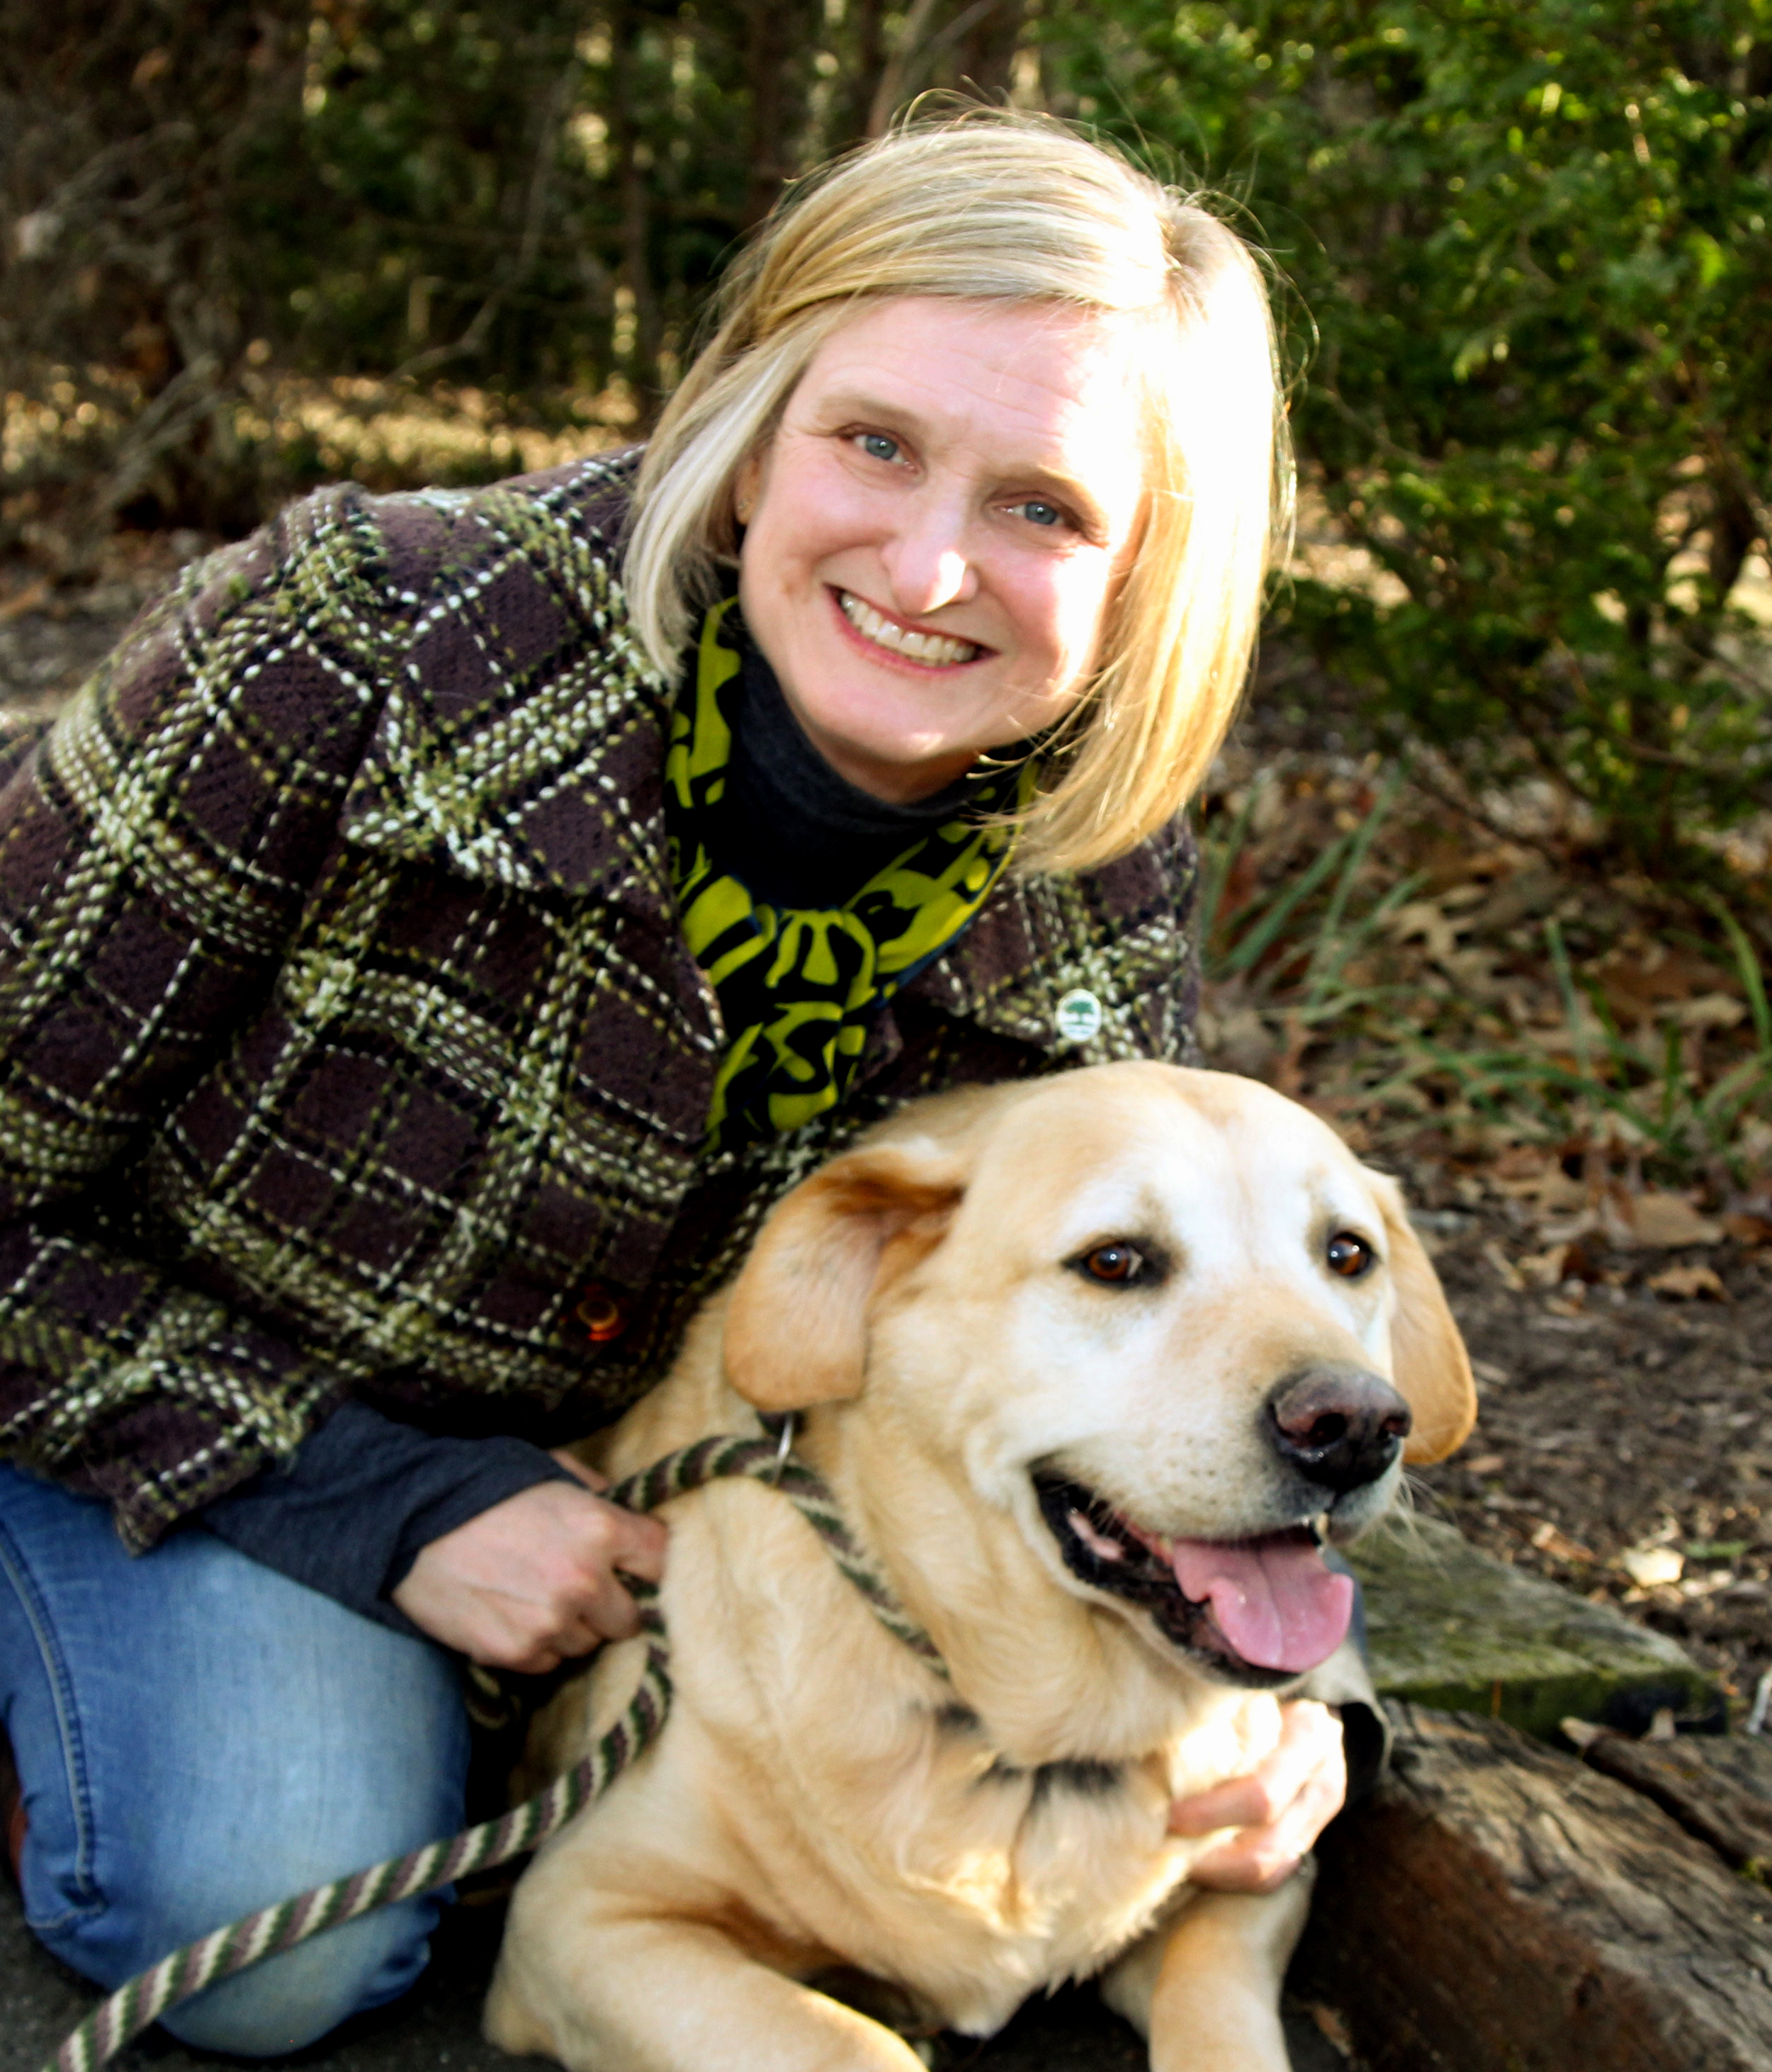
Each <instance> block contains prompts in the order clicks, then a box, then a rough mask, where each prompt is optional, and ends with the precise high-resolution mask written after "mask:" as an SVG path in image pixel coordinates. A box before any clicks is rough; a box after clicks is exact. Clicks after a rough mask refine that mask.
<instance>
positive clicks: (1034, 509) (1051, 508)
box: [1011, 496, 1064, 525]
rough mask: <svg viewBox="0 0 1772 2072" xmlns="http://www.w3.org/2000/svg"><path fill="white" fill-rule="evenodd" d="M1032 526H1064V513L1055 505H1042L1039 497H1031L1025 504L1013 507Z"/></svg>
mask: <svg viewBox="0 0 1772 2072" xmlns="http://www.w3.org/2000/svg"><path fill="white" fill-rule="evenodd" d="M1011 508H1013V510H1015V511H1016V512H1018V513H1019V514H1020V515H1021V516H1022V517H1023V518H1025V519H1026V520H1027V522H1028V523H1029V524H1030V525H1062V524H1063V523H1064V513H1063V512H1062V511H1061V510H1060V509H1059V507H1058V506H1057V504H1042V503H1041V501H1040V500H1039V499H1038V497H1037V496H1034V497H1030V498H1029V499H1028V500H1027V501H1026V503H1024V504H1014V505H1013V506H1012V507H1011Z"/></svg>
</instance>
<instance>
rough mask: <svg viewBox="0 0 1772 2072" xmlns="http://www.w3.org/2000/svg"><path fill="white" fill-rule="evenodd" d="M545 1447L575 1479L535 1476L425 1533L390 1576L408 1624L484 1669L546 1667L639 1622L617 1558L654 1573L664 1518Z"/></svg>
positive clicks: (534, 1671) (618, 1636)
mask: <svg viewBox="0 0 1772 2072" xmlns="http://www.w3.org/2000/svg"><path fill="white" fill-rule="evenodd" d="M554 1458H555V1459H556V1460H557V1461H560V1462H561V1465H562V1466H565V1467H568V1468H569V1469H570V1470H572V1472H573V1473H574V1474H575V1475H577V1476H578V1478H579V1479H580V1481H581V1482H583V1483H584V1484H585V1485H586V1486H585V1487H584V1488H583V1489H582V1490H579V1489H574V1488H573V1487H572V1486H571V1485H570V1484H569V1483H566V1482H537V1483H536V1484H534V1486H532V1487H531V1488H529V1489H526V1490H518V1492H517V1494H516V1495H515V1496H512V1497H507V1498H505V1500H504V1503H495V1504H494V1505H493V1507H492V1508H491V1510H490V1511H482V1512H481V1513H480V1514H479V1516H478V1517H477V1518H471V1519H469V1520H468V1521H467V1523H466V1524H465V1525H458V1526H457V1527H456V1528H455V1530H454V1531H453V1532H446V1533H445V1534H444V1535H443V1536H442V1539H441V1540H432V1542H431V1543H430V1545H429V1546H428V1547H427V1548H425V1550H424V1551H423V1552H422V1553H421V1554H420V1556H418V1559H417V1560H416V1561H414V1562H413V1564H412V1567H411V1568H409V1570H408V1571H407V1572H406V1574H405V1578H404V1579H403V1580H402V1581H401V1582H400V1583H399V1584H398V1585H397V1587H396V1588H395V1590H394V1593H393V1601H394V1603H395V1604H396V1605H397V1606H398V1607H399V1609H401V1611H403V1612H404V1613H405V1614H406V1616H407V1618H409V1619H410V1620H411V1621H412V1622H413V1625H414V1626H417V1627H418V1628H419V1629H420V1630H421V1631H422V1632H424V1633H427V1634H430V1637H431V1638H432V1639H433V1640H440V1641H442V1643H443V1645H444V1646H446V1647H453V1648H454V1649H456V1650H457V1651H458V1652H460V1653H461V1654H463V1655H467V1658H468V1659H469V1660H470V1661H472V1662H478V1663H483V1665H484V1666H485V1667H487V1668H489V1669H519V1670H522V1671H525V1672H526V1673H527V1674H528V1675H545V1673H546V1672H547V1671H549V1670H550V1669H557V1668H558V1667H559V1666H560V1664H561V1662H563V1661H565V1660H566V1659H568V1658H569V1657H570V1656H572V1655H588V1654H590V1651H591V1650H592V1649H593V1648H594V1647H595V1646H597V1645H598V1642H602V1641H605V1640H625V1639H626V1638H627V1636H628V1635H629V1634H631V1633H633V1632H635V1630H637V1628H638V1626H639V1614H638V1613H637V1612H636V1610H635V1605H634V1600H633V1599H632V1598H631V1597H630V1596H629V1595H628V1594H627V1591H626V1590H624V1589H623V1588H622V1585H621V1583H620V1581H619V1579H618V1578H617V1576H616V1573H615V1572H616V1570H617V1569H618V1568H619V1569H622V1570H624V1571H625V1572H627V1574H628V1575H630V1576H643V1577H646V1578H647V1580H648V1581H651V1582H655V1583H656V1581H658V1580H659V1578H660V1577H661V1576H662V1575H663V1574H664V1542H665V1531H664V1527H663V1526H662V1525H660V1523H659V1522H658V1521H657V1519H652V1518H644V1517H642V1516H641V1515H640V1514H639V1512H638V1511H623V1510H621V1509H620V1508H619V1507H618V1506H617V1505H615V1504H612V1503H605V1501H604V1500H603V1498H602V1497H600V1496H598V1495H596V1494H594V1491H595V1490H599V1489H601V1488H602V1486H603V1484H602V1480H601V1479H600V1478H598V1476H596V1475H594V1474H592V1473H591V1471H590V1469H588V1468H586V1467H585V1466H582V1464H581V1463H580V1462H578V1461H575V1460H574V1459H573V1458H572V1457H571V1455H570V1454H569V1453H556V1454H555V1455H554Z"/></svg>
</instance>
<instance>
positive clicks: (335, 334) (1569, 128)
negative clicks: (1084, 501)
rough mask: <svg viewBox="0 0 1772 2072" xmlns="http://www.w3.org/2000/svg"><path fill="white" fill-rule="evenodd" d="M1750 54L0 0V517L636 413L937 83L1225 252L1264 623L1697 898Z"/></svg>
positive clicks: (851, 1)
mask: <svg viewBox="0 0 1772 2072" xmlns="http://www.w3.org/2000/svg"><path fill="white" fill-rule="evenodd" d="M1769 84H1772V6H1769V4H1768V0H1433V4H1418V0H1389V4H1373V0H1266V3H1265V4H1264V0H1251V4H1247V5H1230V6H1199V5H1186V4H1184V5H1182V6H1174V5H1164V4H1157V0H1101V3H1100V4H1096V5H1092V6H1087V7H1079V6H1072V5H1070V4H1067V0H911V4H910V5H909V6H907V7H904V8H902V9H898V10H894V9H891V8H889V7H888V6H886V4H885V0H684V4H681V5H676V6H671V5H639V4H631V0H613V4H612V0H524V4H521V5H518V4H515V0H479V4H463V0H426V3H425V4H417V3H416V0H208V4H203V0H62V4H59V5H57V6H43V5H42V4H41V0H0V137H3V138H5V140H6V141H5V143H4V146H0V151H3V166H4V172H3V177H0V269H3V270H0V389H3V391H4V393H5V396H6V422H5V428H4V442H3V448H0V459H3V467H4V478H5V479H4V483H3V486H0V545H8V546H10V547H12V548H14V549H21V550H23V551H24V552H25V553H27V554H29V555H30V556H31V557H34V559H35V561H36V562H37V563H38V564H39V565H41V567H42V568H43V569H45V570H47V571H50V572H51V573H52V574H54V575H55V576H56V578H58V579H64V578H67V577H68V576H69V575H70V574H78V573H79V572H80V570H81V569H83V568H88V569H89V568H90V567H91V566H92V565H93V557H94V554H95V552H96V546H97V541H100V540H101V539H102V538H103V537H105V536H106V535H107V534H109V533H110V532H113V531H114V529H115V528H117V527H124V528H167V527H189V528H199V529H201V530H202V531H204V532H207V533H211V534H214V533H232V532H240V531H241V530H244V529H245V528H249V527H250V526H251V525H252V524H254V523H255V522H257V520H258V519H259V518H260V517H261V516H264V515H265V513H266V512H268V511H269V510H270V509H273V508H275V506H276V505H277V504H278V503H279V502H281V501H282V500H284V499H285V498H286V497H288V496H289V495H292V494H294V493H295V492H297V491H299V490H301V489H302V488H304V487H307V486H310V484H312V483H316V482H319V481H322V480H324V479H331V478H333V477H335V476H337V475H341V474H347V473H348V474H352V475H356V476H358V477H359V478H360V479H363V480H364V481H366V482H368V483H372V484H374V485H376V486H378V487H392V486H395V485H397V484H400V483H408V482H414V481H419V480H427V479H429V480H436V479H442V480H451V481H471V480H475V479H490V478H491V477H494V476H495V475H499V474H501V473H507V472H509V471H512V470H513V469H515V468H519V467H525V466H531V465H535V464H538V463H545V462H547V461H549V460H551V459H553V458H558V457H561V456H563V455H565V454H568V453H569V452H571V451H574V450H582V448H583V447H585V446H587V445H590V444H594V443H597V442H606V441H608V440H609V439H611V438H617V437H627V436H631V435H632V434H635V433H636V432H639V431H643V429H644V427H645V426H646V424H647V422H648V420H649V418H650V417H652V415H653V414H654V413H656V409H657V408H658V405H659V404H660V400H661V398H662V397H663V396H664V394H666V393H668V390H669V388H670V386H671V384H672V380H673V379H674V378H675V376H676V372H677V370H678V368H680V366H681V364H683V361H684V358H685V354H686V353H687V352H689V351H690V350H691V349H692V346H693V338H694V332H695V324H696V319H697V313H698V311H699V310H701V306H702V305H703V303H704V301H705V297H706V294H707V291H708V289H709V284H710V283H711V282H712V281H713V279H714V277H716V275H717V272H718V270H719V268H720V265H721V264H722V260H723V258H724V257H725V256H726V254H728V253H730V250H731V249H732V248H733V245H734V240H736V239H737V238H738V237H739V236H741V235H742V233H743V232H744V231H745V230H746V228H748V227H749V226H750V225H751V224H754V223H755V222H756V221H757V220H758V219H759V217H760V216H762V215H763V214H764V213H765V212H767V209H768V208H770V207H771V204H772V203H774V202H775V199H777V197H778V196H779V195H780V193H781V192H782V191H783V186H784V184H785V183H790V182H791V180H792V179H793V178H794V177H795V176H796V174H798V173H800V172H801V171H804V170H805V169H806V168H807V167H808V166H812V165H813V164H816V162H819V161H820V160H821V159H823V158H825V157H827V156H828V155H829V154H832V153H833V152H835V151H837V150H842V149H844V148H845V147H846V146H849V145H851V144H853V142H855V141H856V140H857V139H858V138H861V137H863V136H865V135H868V134H878V130H879V129H880V128H881V127H882V125H883V124H884V123H885V122H886V121H887V120H888V119H889V118H890V115H891V113H892V112H893V111H894V109H897V108H898V107H899V106H900V105H902V103H903V102H904V101H905V100H906V99H907V97H910V96H911V95H913V94H915V93H919V92H921V91H923V90H925V89H927V88H956V87H963V88H966V89H968V90H969V91H971V92H973V93H976V94H978V95H980V96H981V97H984V98H985V99H989V100H1005V99H1006V100H1009V101H1013V103H1015V104H1016V105H1018V106H1022V107H1026V108H1037V109H1050V111H1052V112H1053V113H1057V114H1059V115H1063V116H1067V117H1072V118H1074V119H1076V120H1079V121H1083V122H1084V123H1085V124H1087V125H1093V126H1094V127H1096V129H1099V130H1100V132H1101V133H1102V134H1104V135H1107V136H1108V137H1111V138H1116V139H1118V140H1120V142H1124V144H1126V145H1127V146H1129V148H1130V149H1132V150H1133V151H1134V153H1135V154H1137V155H1139V156H1141V157H1142V158H1145V160H1146V161H1147V162H1149V163H1151V164H1153V166H1155V167H1156V168H1157V169H1158V170H1159V171H1162V172H1164V173H1166V174H1167V175H1170V176H1171V177H1174V178H1178V179H1181V180H1182V181H1183V182H1184V183H1188V184H1195V183H1203V184H1206V185H1208V186H1210V187H1214V188H1215V189H1217V190H1219V191H1220V192H1221V193H1222V194H1223V195H1227V196H1228V197H1231V199H1227V200H1226V201H1225V202H1224V203H1223V204H1222V205H1223V207H1224V208H1226V209H1227V211H1228V212H1231V214H1233V215H1234V216H1235V217H1236V219H1237V220H1238V221H1239V222H1240V224H1241V225H1242V227H1243V228H1244V229H1245V230H1246V231H1247V232H1248V234H1249V235H1250V236H1252V237H1253V238H1255V239H1256V240H1257V241H1258V242H1259V243H1260V244H1261V245H1263V246H1264V249H1266V250H1267V251H1268V252H1269V253H1271V254H1272V265H1273V269H1274V273H1275V277H1276V283H1277V288H1278V290H1279V294H1280V300H1281V307H1282V310H1283V313H1284V315H1285V321H1286V329H1287V356H1288V361H1289V372H1290V373H1291V374H1292V376H1293V380H1294V384H1295V386H1294V396H1295V421H1296V427H1297V434H1298V439H1299V445H1300V450H1301V454H1302V456H1303V458H1304V460H1305V468H1306V487H1307V495H1306V500H1305V541H1306V549H1307V551H1306V553H1305V555H1304V557H1303V559H1302V561H1301V565H1300V568H1299V569H1298V570H1297V578H1298V579H1297V581H1296V582H1295V584H1294V586H1293V587H1292V588H1291V590H1290V591H1289V593H1288V594H1285V596H1284V597H1283V598H1281V600H1280V616H1279V620H1278V623H1279V625H1280V626H1281V627H1285V628H1289V629H1290V630H1291V631H1293V633H1294V634H1295V635H1296V636H1297V638H1298V639H1300V640H1301V642H1303V643H1305V646H1306V647H1308V648H1309V652H1311V653H1312V655H1313V656H1314V657H1315V658H1316V659H1317V660H1318V661H1319V662H1320V663H1322V664H1323V665H1325V666H1326V667H1329V668H1333V669H1334V671H1336V672H1338V675H1340V676H1342V678H1344V679H1345V680H1346V681H1348V682H1349V683H1350V684H1351V685H1354V686H1355V689H1356V690H1357V693H1358V694H1359V698H1360V700H1361V701H1362V703H1363V705H1364V706H1365V707H1366V708H1367V709H1368V710H1369V712H1370V713H1371V714H1372V715H1373V716H1374V717H1379V718H1383V719H1384V720H1386V721H1387V722H1388V723H1389V724H1390V726H1391V727H1392V734H1393V735H1394V736H1397V737H1399V738H1400V734H1404V733H1407V734H1409V735H1411V736H1412V737H1415V738H1420V739H1422V740H1425V741H1426V742H1430V743H1433V744H1435V745H1436V746H1438V747H1439V748H1440V749H1441V750H1442V751H1445V752H1449V753H1452V754H1453V755H1454V756H1455V758H1456V759H1458V760H1459V761H1460V763H1461V764H1462V767H1465V768H1466V770H1467V771H1472V772H1474V774H1475V775H1477V776H1478V777H1479V778H1480V779H1486V780H1500V781H1509V780H1514V779H1519V778H1521V777H1523V776H1526V775H1540V776H1544V777H1548V779H1550V780H1551V781H1552V782H1554V783H1556V784H1557V785H1559V786H1560V787H1567V788H1568V789H1569V790H1570V791H1572V792H1573V795H1574V796H1576V797H1577V798H1578V799H1579V800H1581V801H1582V802H1583V804H1584V806H1585V809H1586V812H1587V813H1588V815H1589V820H1590V823H1591V824H1589V826H1588V827H1587V828H1586V830H1585V832H1586V833H1587V834H1588V835H1589V837H1591V838H1592V839H1593V840H1594V841H1597V843H1598V845H1600V846H1601V847H1602V848H1604V849H1607V850H1609V851H1610V852H1611V853H1614V855H1616V856H1617V857H1619V858H1621V859H1622V860H1625V861H1628V862H1629V863H1630V864H1632V865H1635V866H1637V867H1638V868H1641V869H1642V870H1647V871H1648V872H1651V873H1652V874H1666V873H1668V872H1670V871H1671V872H1677V873H1679V874H1684V875H1686V876H1691V875H1693V874H1697V875H1698V876H1700V877H1702V878H1705V879H1706V881H1707V882H1712V883H1713V884H1718V885H1721V884H1722V883H1724V882H1726V881H1725V872H1726V870H1727V865H1728V855H1727V852H1726V851H1720V850H1719V849H1718V847H1717V845H1716V842H1715V841H1709V842H1708V843H1707V841H1705V840H1704V839H1703V837H1707V836H1709V837H1714V836H1716V835H1719V834H1721V833H1723V832H1724V831H1725V830H1726V829H1728V828H1733V827H1735V826H1737V825H1739V824H1741V823H1743V822H1744V821H1745V820H1747V819H1749V817H1750V816H1751V815H1752V814H1753V812H1754V811H1755V810H1756V809H1757V808H1758V807H1759V806H1761V805H1762V804H1764V803H1765V800H1766V776H1767V734H1766V726H1765V725H1764V719H1765V698H1766V682H1767V676H1766V669H1765V666H1764V656H1763V652H1762V642H1761V641H1760V639H1758V629H1757V625H1756V621H1757V620H1758V621H1759V622H1761V623H1763V622H1764V620H1765V619H1766V618H1767V617H1768V616H1769V615H1772V590H1769V588H1768V586H1767V580H1766V563H1765V558H1764V551H1763V549H1764V543H1765V538H1766V509H1767V491H1768V483H1769V468H1768V462H1769V457H1772V445H1769V439H1772V246H1769V242H1768V237H1767V218H1768V216H1769V215H1772V191H1769V184H1768V154H1769V150H1772V109H1769V104H1768V101H1767V91H1768V87H1769ZM1325 578H1327V580H1325ZM1474 737H1475V738H1477V742H1478V746H1473V738H1474ZM1744 854H1745V852H1744ZM1719 857H1721V861H1718V859H1719ZM1740 860H1741V859H1740V858H1737V863H1738V862H1739V861H1740Z"/></svg>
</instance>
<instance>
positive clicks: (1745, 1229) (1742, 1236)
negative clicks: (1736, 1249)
mask: <svg viewBox="0 0 1772 2072" xmlns="http://www.w3.org/2000/svg"><path fill="white" fill-rule="evenodd" d="M1723 1230H1724V1233H1725V1235H1727V1236H1729V1237H1732V1238H1733V1239H1734V1240H1735V1242H1736V1243H1737V1244H1738V1245H1741V1246H1742V1247H1743V1248H1745V1249H1746V1250H1749V1251H1752V1250H1753V1248H1755V1247H1756V1246H1758V1245H1762V1244H1772V1222H1768V1220H1767V1219H1766V1217H1764V1216H1755V1215H1745V1214H1744V1213H1742V1212H1741V1211H1737V1212H1736V1213H1735V1214H1734V1215H1727V1216H1725V1217H1724V1219H1723Z"/></svg>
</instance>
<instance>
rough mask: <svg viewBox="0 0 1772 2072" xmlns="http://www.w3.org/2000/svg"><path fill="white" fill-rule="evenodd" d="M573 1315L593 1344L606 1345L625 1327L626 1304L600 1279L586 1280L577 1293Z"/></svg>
mask: <svg viewBox="0 0 1772 2072" xmlns="http://www.w3.org/2000/svg"><path fill="white" fill-rule="evenodd" d="M573 1315H574V1317H576V1318H578V1322H580V1323H581V1324H582V1325H583V1326H584V1327H585V1336H586V1338H589V1339H590V1342H591V1343H592V1344H593V1345H594V1346H606V1345H607V1344H608V1343H609V1342H610V1340H611V1338H619V1337H620V1336H621V1334H622V1333H623V1331H625V1330H627V1304H626V1303H625V1302H623V1301H621V1299H620V1298H619V1297H617V1296H615V1295H612V1294H611V1293H610V1292H609V1290H608V1289H606V1287H604V1285H603V1284H602V1281H586V1283H585V1285H584V1287H583V1288H582V1290H581V1291H580V1293H579V1297H578V1306H577V1307H576V1308H575V1309H574V1311H573Z"/></svg>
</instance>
